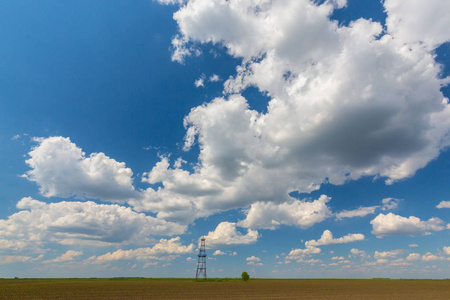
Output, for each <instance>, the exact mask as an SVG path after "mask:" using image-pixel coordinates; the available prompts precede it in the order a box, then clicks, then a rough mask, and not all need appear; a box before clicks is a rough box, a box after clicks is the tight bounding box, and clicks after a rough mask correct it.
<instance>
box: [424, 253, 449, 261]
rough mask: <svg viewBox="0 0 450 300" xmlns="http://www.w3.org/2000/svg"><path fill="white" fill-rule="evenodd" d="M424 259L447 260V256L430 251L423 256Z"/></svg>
mask: <svg viewBox="0 0 450 300" xmlns="http://www.w3.org/2000/svg"><path fill="white" fill-rule="evenodd" d="M422 260H423V261H434V260H447V258H445V257H443V256H437V255H434V254H432V253H430V252H427V253H425V254H424V255H423V256H422Z"/></svg>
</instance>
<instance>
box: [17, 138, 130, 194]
mask: <svg viewBox="0 0 450 300" xmlns="http://www.w3.org/2000/svg"><path fill="white" fill-rule="evenodd" d="M35 141H37V142H38V143H39V145H38V146H36V147H35V148H33V149H32V151H30V152H29V153H28V155H29V156H30V158H29V159H28V160H27V161H26V163H27V164H28V166H30V167H31V170H29V171H28V172H26V174H25V175H24V177H26V178H27V179H28V180H30V181H34V182H36V183H37V184H38V185H39V186H40V192H41V194H42V195H44V196H45V197H66V198H68V197H76V198H81V199H84V198H95V199H102V200H126V199H129V198H133V197H137V196H138V192H137V191H136V190H135V189H134V187H133V179H132V176H133V172H132V171H131V169H129V168H127V167H126V166H125V163H122V162H117V161H116V160H114V159H112V158H109V157H108V156H106V155H105V154H104V153H101V152H100V153H92V154H91V155H89V156H88V157H86V155H85V153H84V152H83V151H82V150H81V149H80V148H78V147H77V146H76V145H75V144H74V143H72V142H71V141H70V139H69V138H63V137H59V136H55V137H49V138H45V139H35Z"/></svg>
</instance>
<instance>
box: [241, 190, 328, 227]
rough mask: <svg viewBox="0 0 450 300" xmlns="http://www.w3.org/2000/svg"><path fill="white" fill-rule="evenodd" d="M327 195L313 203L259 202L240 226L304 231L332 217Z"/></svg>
mask: <svg viewBox="0 0 450 300" xmlns="http://www.w3.org/2000/svg"><path fill="white" fill-rule="evenodd" d="M330 199H331V198H330V197H327V196H326V195H322V196H320V198H319V199H317V200H314V201H312V202H306V201H305V200H303V201H299V200H293V201H292V202H286V203H282V204H276V203H273V202H266V203H264V202H257V203H254V204H252V205H251V206H250V209H249V210H248V211H247V217H246V219H245V220H243V221H240V222H239V223H238V224H239V226H242V227H247V228H260V229H275V228H277V227H279V226H280V225H293V226H298V227H300V228H302V229H306V228H309V227H311V226H312V225H314V224H316V223H319V222H322V221H323V220H325V219H326V218H328V217H329V216H330V215H331V211H330V209H329V208H328V206H327V205H326V203H328V202H329V201H330Z"/></svg>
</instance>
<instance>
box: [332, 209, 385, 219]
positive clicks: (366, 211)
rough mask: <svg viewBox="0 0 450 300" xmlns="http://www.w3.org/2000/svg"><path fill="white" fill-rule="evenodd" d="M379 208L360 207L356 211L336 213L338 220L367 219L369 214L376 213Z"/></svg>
mask: <svg viewBox="0 0 450 300" xmlns="http://www.w3.org/2000/svg"><path fill="white" fill-rule="evenodd" d="M377 208H378V206H369V207H359V208H357V209H354V210H343V211H341V212H338V213H336V219H337V220H342V219H344V218H354V217H365V216H367V215H369V214H373V213H375V210H376V209H377Z"/></svg>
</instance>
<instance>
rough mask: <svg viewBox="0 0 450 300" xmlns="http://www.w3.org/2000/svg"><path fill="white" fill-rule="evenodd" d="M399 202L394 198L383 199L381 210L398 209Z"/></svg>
mask: <svg viewBox="0 0 450 300" xmlns="http://www.w3.org/2000/svg"><path fill="white" fill-rule="evenodd" d="M399 202H400V200H399V199H395V198H384V199H383V200H382V201H381V204H383V206H382V207H381V210H391V209H396V208H397V207H398V204H399Z"/></svg>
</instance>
